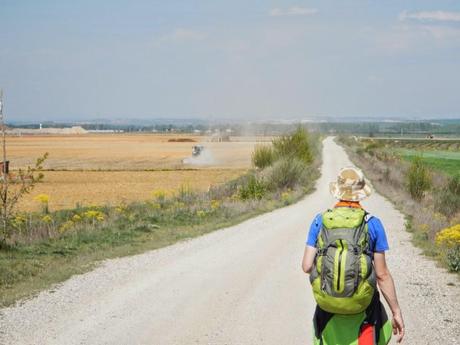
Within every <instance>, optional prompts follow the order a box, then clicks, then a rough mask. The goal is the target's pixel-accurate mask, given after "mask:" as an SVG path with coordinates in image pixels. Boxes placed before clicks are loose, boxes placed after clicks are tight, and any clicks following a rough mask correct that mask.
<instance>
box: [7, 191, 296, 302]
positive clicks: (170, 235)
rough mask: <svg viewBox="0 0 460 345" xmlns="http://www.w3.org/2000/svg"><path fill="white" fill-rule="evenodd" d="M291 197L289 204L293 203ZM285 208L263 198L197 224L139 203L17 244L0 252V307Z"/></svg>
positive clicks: (184, 216)
mask: <svg viewBox="0 0 460 345" xmlns="http://www.w3.org/2000/svg"><path fill="white" fill-rule="evenodd" d="M299 197H300V194H299V195H297V197H296V198H293V199H291V200H290V202H294V201H296V200H297V199H298V198H299ZM283 205H286V200H279V201H276V200H264V201H262V202H259V203H256V204H255V206H253V207H252V208H251V207H247V208H241V209H238V210H229V209H226V208H223V207H222V208H221V209H219V210H216V211H215V212H213V213H210V214H209V215H208V216H205V217H204V218H202V219H201V220H200V219H198V218H197V217H196V216H193V217H194V219H193V220H191V215H190V214H188V213H187V212H184V213H180V212H179V213H178V212H176V213H175V214H174V219H172V218H168V217H164V218H163V219H162V218H161V217H157V216H155V215H153V214H152V215H149V213H150V214H151V213H152V212H151V211H149V207H148V206H146V205H141V204H138V205H136V206H134V207H133V208H132V210H131V211H130V212H129V215H127V216H126V217H125V216H123V217H120V218H117V219H115V220H112V221H110V222H108V223H107V224H105V225H100V226H98V227H90V226H87V227H85V228H82V229H80V230H78V231H71V232H69V233H68V234H66V235H63V236H62V237H60V238H56V239H50V240H46V241H42V242H38V243H33V244H28V245H26V244H18V245H15V246H10V247H6V248H3V249H2V250H0V306H7V305H10V304H11V303H13V302H15V301H17V300H18V299H21V298H23V297H26V296H30V295H33V294H34V293H36V292H39V291H41V290H43V289H45V288H48V287H50V286H51V285H52V284H55V283H59V282H62V281H64V280H66V279H68V278H69V277H71V276H72V275H74V274H79V273H83V272H87V271H89V270H91V269H92V268H94V267H95V266H96V265H97V263H98V262H99V261H100V260H103V259H109V258H115V257H121V256H127V255H133V254H138V253H142V252H145V251H147V250H152V249H157V248H161V247H164V246H167V245H170V244H173V243H175V242H178V241H181V240H184V239H187V238H193V237H196V236H200V235H203V234H206V233H208V232H210V231H213V230H216V229H220V228H223V227H226V226H230V225H234V224H237V223H239V222H242V221H244V220H246V219H248V218H251V217H253V216H256V215H258V214H261V213H264V212H267V211H270V210H273V209H275V208H277V207H280V206H283Z"/></svg>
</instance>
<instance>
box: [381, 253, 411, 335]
mask: <svg viewBox="0 0 460 345" xmlns="http://www.w3.org/2000/svg"><path fill="white" fill-rule="evenodd" d="M374 268H375V274H376V275H377V283H378V285H379V288H380V291H382V294H383V297H385V300H386V301H387V303H388V305H389V307H390V309H391V312H392V314H393V321H392V324H393V334H395V335H396V334H397V335H398V340H397V342H398V343H400V342H401V341H402V339H403V338H404V321H403V318H402V313H401V308H400V307H399V303H398V298H397V296H396V289H395V284H394V281H393V277H392V276H391V273H390V270H389V269H388V266H387V263H386V260H385V252H382V253H374Z"/></svg>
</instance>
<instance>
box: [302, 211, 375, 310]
mask: <svg viewBox="0 0 460 345" xmlns="http://www.w3.org/2000/svg"><path fill="white" fill-rule="evenodd" d="M322 219H323V227H322V229H321V230H320V232H319V234H318V239H317V248H318V252H317V254H316V258H315V265H314V268H313V270H312V273H311V275H310V282H311V284H312V287H313V295H314V296H315V299H316V302H317V303H318V305H319V307H320V308H321V309H323V310H325V311H327V312H330V313H333V314H357V313H360V312H362V311H364V310H365V309H366V308H367V307H368V306H369V304H370V302H371V300H372V296H373V295H374V291H375V289H376V280H375V272H374V267H373V265H372V253H371V252H370V250H369V234H368V227H367V219H368V214H367V213H366V212H365V211H364V210H363V209H361V208H350V207H336V208H334V209H333V210H328V211H326V212H324V213H323V218H322Z"/></svg>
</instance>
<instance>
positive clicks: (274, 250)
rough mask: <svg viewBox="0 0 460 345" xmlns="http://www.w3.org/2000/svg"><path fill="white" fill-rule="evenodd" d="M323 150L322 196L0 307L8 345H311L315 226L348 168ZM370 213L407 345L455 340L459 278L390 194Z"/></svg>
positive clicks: (331, 147)
mask: <svg viewBox="0 0 460 345" xmlns="http://www.w3.org/2000/svg"><path fill="white" fill-rule="evenodd" d="M324 153H325V154H324V166H323V170H322V177H321V178H320V180H319V181H318V184H317V191H316V192H315V193H313V194H312V195H310V196H308V197H307V198H306V199H304V200H303V201H301V202H299V203H297V204H295V205H292V206H290V207H287V208H284V209H280V210H277V211H274V212H271V213H268V214H265V215H262V216H260V217H257V218H254V219H252V220H249V221H246V222H244V223H242V224H240V225H237V226H234V227H231V228H228V229H224V230H221V231H216V232H214V233H211V234H209V235H206V236H203V237H200V238H197V239H194V240H191V241H187V242H182V243H178V244H176V245H173V246H170V247H167V248H164V249H161V250H157V251H152V252H149V253H146V254H143V255H138V256H133V257H129V258H122V259H117V260H110V261H107V262H105V263H104V264H102V265H101V266H100V267H99V268H98V269H96V270H94V271H92V272H90V273H87V274H84V275H81V276H76V277H74V278H72V279H70V280H68V281H67V282H65V283H64V284H62V285H61V286H59V287H57V288H56V289H55V290H54V291H49V292H44V293H42V294H40V295H39V296H37V297H36V298H33V299H31V300H29V301H26V302H25V303H23V304H22V305H20V306H17V307H14V308H8V309H3V310H2V311H1V316H0V322H1V323H0V325H1V326H0V327H1V329H0V344H155V345H168V344H186V345H188V344H247V345H253V344H277V345H278V344H281V345H289V344H310V343H311V341H310V339H311V325H310V320H311V316H312V313H313V309H314V302H313V299H312V296H311V293H310V289H309V286H308V283H307V277H306V276H305V275H304V274H303V273H302V272H301V270H300V260H301V256H302V253H303V248H304V240H305V236H306V232H307V224H309V222H310V221H311V219H312V218H313V217H314V215H315V214H316V213H318V212H319V211H321V210H324V209H326V208H328V207H330V206H331V205H332V204H333V200H332V198H331V197H330V196H329V194H328V188H327V186H328V182H329V181H331V180H333V179H334V177H335V174H336V173H337V171H338V169H339V168H340V167H342V166H345V165H350V162H349V160H348V158H347V157H346V155H345V153H344V151H343V150H342V149H341V148H340V147H338V146H337V145H336V144H335V143H334V142H333V141H332V139H330V138H328V139H326V140H325V143H324ZM364 205H365V207H366V208H367V209H368V211H370V212H371V213H373V214H376V215H379V216H380V218H381V219H382V221H383V223H384V224H385V225H386V228H387V234H388V237H389V241H390V247H391V249H390V252H389V253H388V261H389V266H390V269H391V270H392V272H393V275H394V277H395V280H396V283H397V289H398V293H399V297H400V300H401V304H402V308H403V313H404V316H405V318H406V323H407V325H406V326H407V328H408V329H407V339H406V341H405V343H406V344H414V345H423V344H454V343H457V341H458V339H459V338H460V334H459V332H460V331H459V329H458V325H459V322H460V317H459V310H460V307H459V304H460V302H459V300H460V298H459V296H460V293H459V291H460V289H459V283H458V280H457V279H456V277H455V276H452V275H449V274H446V273H444V272H443V271H442V270H441V269H439V268H436V267H435V264H434V263H433V262H431V261H429V260H427V259H425V258H424V257H422V256H420V255H419V254H418V252H419V251H418V250H416V249H414V248H413V247H412V245H411V244H410V242H409V234H407V233H406V232H405V231H404V227H403V223H404V219H403V217H402V215H401V214H400V213H399V212H397V211H396V210H395V209H394V208H393V207H392V205H391V204H390V203H389V202H388V201H386V200H385V199H384V198H383V197H381V196H379V195H376V194H374V195H373V196H372V197H371V198H370V199H369V200H368V201H366V202H365V203H364ZM447 283H453V284H454V286H450V285H447ZM440 338H441V339H443V340H441V339H440Z"/></svg>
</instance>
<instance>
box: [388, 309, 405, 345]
mask: <svg viewBox="0 0 460 345" xmlns="http://www.w3.org/2000/svg"><path fill="white" fill-rule="evenodd" d="M391 324H392V326H393V334H394V335H398V339H397V340H396V342H398V343H400V342H401V341H402V340H403V338H404V321H403V318H402V315H401V312H400V311H398V312H397V313H394V314H393V320H392V322H391Z"/></svg>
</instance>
